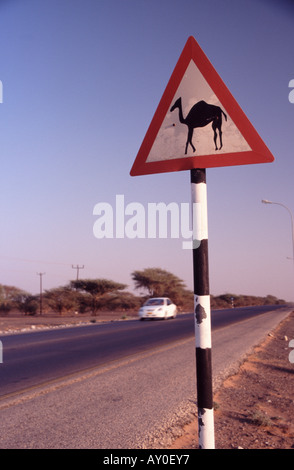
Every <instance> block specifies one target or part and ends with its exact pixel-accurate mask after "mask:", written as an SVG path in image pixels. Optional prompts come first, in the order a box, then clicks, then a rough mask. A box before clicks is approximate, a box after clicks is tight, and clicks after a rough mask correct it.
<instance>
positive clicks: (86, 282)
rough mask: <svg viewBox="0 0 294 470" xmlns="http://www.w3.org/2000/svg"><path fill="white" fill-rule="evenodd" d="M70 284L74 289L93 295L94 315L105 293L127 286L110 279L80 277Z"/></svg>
mask: <svg viewBox="0 0 294 470" xmlns="http://www.w3.org/2000/svg"><path fill="white" fill-rule="evenodd" d="M70 286H71V287H72V288H73V289H76V290H78V291H81V292H85V293H86V294H89V295H90V296H91V304H92V306H91V307H92V314H93V315H95V314H96V312H97V310H98V308H99V302H100V303H101V301H102V298H103V296H105V294H108V293H110V292H116V291H119V290H123V289H125V288H126V287H127V286H126V285H125V284H121V283H119V282H115V281H110V280H108V279H78V280H76V281H71V282H70Z"/></svg>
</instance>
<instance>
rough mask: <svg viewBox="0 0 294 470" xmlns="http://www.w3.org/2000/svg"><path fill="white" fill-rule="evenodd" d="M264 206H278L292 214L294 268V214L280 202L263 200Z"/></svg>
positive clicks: (293, 256) (293, 257)
mask: <svg viewBox="0 0 294 470" xmlns="http://www.w3.org/2000/svg"><path fill="white" fill-rule="evenodd" d="M261 202H263V204H276V205H278V206H282V207H284V209H286V210H287V211H288V213H289V214H290V217H291V228H292V250H293V255H292V259H293V267H294V221H293V214H292V212H291V211H290V209H289V207H287V206H285V205H284V204H281V203H280V202H273V201H269V200H268V199H262V201H261Z"/></svg>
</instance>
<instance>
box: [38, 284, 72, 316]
mask: <svg viewBox="0 0 294 470" xmlns="http://www.w3.org/2000/svg"><path fill="white" fill-rule="evenodd" d="M44 297H45V299H46V301H47V305H49V307H50V308H52V309H53V310H55V311H57V312H58V313H59V314H60V315H62V313H63V312H64V311H65V310H66V311H69V310H77V308H78V301H77V295H76V292H73V290H72V289H71V288H70V287H69V286H65V287H56V288H54V289H50V290H46V291H45V295H44Z"/></svg>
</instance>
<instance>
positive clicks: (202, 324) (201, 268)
mask: <svg viewBox="0 0 294 470" xmlns="http://www.w3.org/2000/svg"><path fill="white" fill-rule="evenodd" d="M191 195H192V208H193V274H194V318H195V349H196V378H197V407H198V435H199V448H201V449H214V447H215V443H214V415H213V392H212V363H211V315H210V292H209V270H208V228H207V190H206V170H205V169H193V170H191Z"/></svg>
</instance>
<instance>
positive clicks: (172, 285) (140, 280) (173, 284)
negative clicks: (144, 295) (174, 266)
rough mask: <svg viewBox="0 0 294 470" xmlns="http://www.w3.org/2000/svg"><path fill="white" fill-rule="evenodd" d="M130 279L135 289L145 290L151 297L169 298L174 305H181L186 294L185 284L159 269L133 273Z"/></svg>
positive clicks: (147, 269)
mask: <svg viewBox="0 0 294 470" xmlns="http://www.w3.org/2000/svg"><path fill="white" fill-rule="evenodd" d="M132 278H133V280H134V282H135V288H136V289H145V290H147V292H148V294H149V296H152V297H170V298H171V300H172V301H173V302H174V303H176V304H181V303H182V302H183V298H184V296H185V293H187V291H186V288H185V284H184V282H183V281H182V280H181V279H180V278H178V277H177V276H175V275H174V274H172V273H170V272H168V271H165V270H164V269H161V268H146V269H144V270H143V271H134V272H133V273H132Z"/></svg>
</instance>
